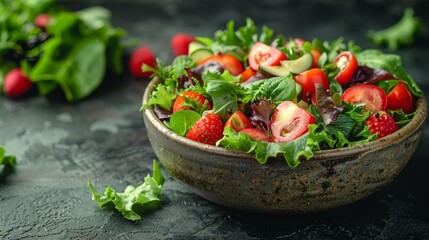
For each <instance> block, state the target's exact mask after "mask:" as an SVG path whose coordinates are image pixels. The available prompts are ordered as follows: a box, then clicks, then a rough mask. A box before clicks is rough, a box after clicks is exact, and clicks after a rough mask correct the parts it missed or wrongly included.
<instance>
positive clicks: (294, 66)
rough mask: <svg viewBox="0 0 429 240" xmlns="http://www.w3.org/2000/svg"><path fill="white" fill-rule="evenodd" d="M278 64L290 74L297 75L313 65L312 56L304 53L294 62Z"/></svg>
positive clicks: (286, 61) (288, 61) (285, 61)
mask: <svg viewBox="0 0 429 240" xmlns="http://www.w3.org/2000/svg"><path fill="white" fill-rule="evenodd" d="M280 63H281V65H282V66H283V67H284V68H285V69H287V70H288V71H289V72H290V73H293V74H298V73H302V72H305V71H307V70H308V69H310V68H311V66H312V65H313V56H312V55H311V54H310V53H305V54H304V55H302V56H301V57H300V58H297V59H295V60H283V61H281V62H280Z"/></svg>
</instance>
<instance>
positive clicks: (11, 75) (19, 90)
mask: <svg viewBox="0 0 429 240" xmlns="http://www.w3.org/2000/svg"><path fill="white" fill-rule="evenodd" d="M32 85H33V83H32V82H31V81H30V79H28V77H26V76H25V75H24V72H23V71H22V70H21V68H14V69H12V70H10V71H9V72H8V73H7V74H6V76H5V78H4V85H3V91H4V92H5V93H6V95H8V96H10V97H18V96H21V95H24V94H25V93H27V92H28V91H29V90H30V89H31V86H32Z"/></svg>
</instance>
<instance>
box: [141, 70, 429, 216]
mask: <svg viewBox="0 0 429 240" xmlns="http://www.w3.org/2000/svg"><path fill="white" fill-rule="evenodd" d="M159 82H160V80H159V78H156V77H155V78H154V79H152V81H151V82H150V83H149V85H148V87H147V88H146V90H145V93H144V96H143V104H144V103H145V102H147V101H148V100H149V97H150V95H151V93H152V92H153V91H154V90H155V89H156V85H157V84H158V83H159ZM426 115H427V103H426V100H425V98H424V97H420V98H418V99H417V101H416V111H415V115H414V117H413V118H412V120H411V121H410V122H409V123H408V124H407V125H406V126H404V127H403V128H401V129H400V130H398V131H396V132H395V133H393V134H391V135H389V136H386V137H384V138H380V139H377V140H374V141H371V142H368V143H364V144H359V145H354V146H351V147H344V148H337V149H331V150H321V151H316V152H314V157H312V158H311V159H309V160H303V161H301V164H300V165H299V166H298V167H296V168H291V167H289V166H288V165H287V164H285V161H284V158H283V157H278V158H270V159H268V161H267V162H266V163H265V164H260V163H259V162H258V161H257V160H256V159H255V154H248V153H244V152H241V151H237V150H229V149H225V148H222V147H217V146H211V145H207V144H202V143H198V142H195V141H192V140H189V139H187V138H185V137H182V136H179V135H178V134H176V133H174V132H173V131H172V130H171V129H169V128H168V127H166V126H165V125H164V123H163V122H162V121H161V120H159V118H158V117H157V115H156V114H155V112H154V110H153V109H152V108H147V109H145V110H144V112H143V117H144V122H145V127H146V131H147V134H148V137H149V140H150V142H151V145H152V147H153V150H154V152H155V154H156V155H157V157H158V158H159V160H160V162H161V163H162V165H163V166H164V168H165V169H166V170H167V171H168V172H169V173H170V174H171V175H172V176H173V177H174V178H175V179H176V180H177V181H179V182H181V183H183V184H184V185H186V186H188V187H189V188H190V189H191V190H193V191H194V192H195V193H196V194H198V195H200V196H201V197H203V198H206V199H208V200H210V201H212V202H214V203H217V204H220V205H222V206H226V207H231V208H237V209H241V210H251V211H258V212H312V211H320V210H325V209H330V208H335V207H339V206H342V205H346V204H349V203H352V202H355V201H358V200H360V199H363V198H365V197H367V196H368V195H370V194H372V193H374V192H375V191H377V190H379V189H381V188H382V187H384V186H386V185H387V184H388V183H390V182H391V181H392V180H393V179H394V178H395V177H396V176H397V175H398V174H399V173H400V172H401V170H402V169H403V168H404V167H405V166H406V165H407V163H408V162H409V160H410V159H411V157H412V155H413V153H414V151H415V150H416V148H417V146H418V143H419V141H420V138H421V136H422V133H423V128H424V122H425V119H426Z"/></svg>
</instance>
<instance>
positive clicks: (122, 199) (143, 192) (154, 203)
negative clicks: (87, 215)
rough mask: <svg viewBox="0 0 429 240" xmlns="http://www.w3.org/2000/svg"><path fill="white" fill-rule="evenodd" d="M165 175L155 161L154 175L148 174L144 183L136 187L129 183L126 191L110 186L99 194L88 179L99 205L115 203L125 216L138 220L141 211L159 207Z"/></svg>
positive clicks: (101, 206) (94, 198)
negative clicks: (118, 190) (119, 190)
mask: <svg viewBox="0 0 429 240" xmlns="http://www.w3.org/2000/svg"><path fill="white" fill-rule="evenodd" d="M163 184H164V176H163V175H162V173H161V171H160V169H159V166H158V163H157V161H155V160H154V161H153V177H151V176H150V174H148V175H147V176H146V177H145V179H144V182H143V184H141V185H140V186H137V187H134V186H132V185H129V186H127V187H126V188H125V190H124V192H122V193H121V192H117V191H116V190H115V189H113V188H112V187H110V186H108V187H107V188H106V190H105V191H104V195H101V194H99V193H98V192H97V191H96V190H95V188H94V187H93V186H92V184H91V182H90V181H88V188H89V189H90V191H91V194H92V200H94V201H96V202H97V204H98V207H100V208H103V207H105V206H106V207H107V206H111V205H113V206H114V207H115V209H116V210H118V211H119V212H120V213H122V215H123V216H124V218H126V219H128V220H133V221H137V220H140V219H141V216H140V214H139V213H141V212H144V211H150V210H153V209H155V208H157V207H158V206H159V204H160V202H161V200H160V199H159V196H160V195H162V185H163Z"/></svg>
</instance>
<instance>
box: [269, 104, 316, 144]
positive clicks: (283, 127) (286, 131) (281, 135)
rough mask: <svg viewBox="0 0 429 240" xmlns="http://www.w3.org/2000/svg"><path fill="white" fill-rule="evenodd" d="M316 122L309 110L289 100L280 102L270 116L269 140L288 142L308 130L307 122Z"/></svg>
mask: <svg viewBox="0 0 429 240" xmlns="http://www.w3.org/2000/svg"><path fill="white" fill-rule="evenodd" d="M315 122H316V118H315V117H314V116H313V115H311V114H310V113H309V112H307V111H306V110H304V109H303V108H301V107H299V106H298V105H297V104H296V103H294V102H291V101H284V102H282V103H280V105H278V106H277V107H276V108H275V109H274V112H273V114H272V116H271V123H270V127H271V133H272V135H271V140H272V141H273V142H289V141H292V140H295V139H297V138H299V137H300V136H302V135H303V134H305V133H306V132H308V124H312V123H315Z"/></svg>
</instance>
